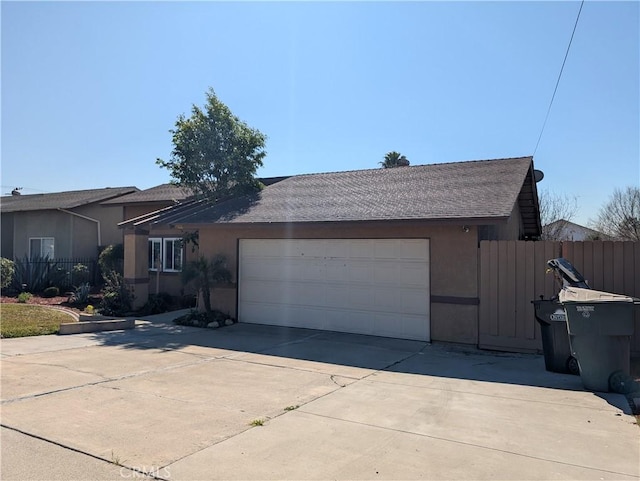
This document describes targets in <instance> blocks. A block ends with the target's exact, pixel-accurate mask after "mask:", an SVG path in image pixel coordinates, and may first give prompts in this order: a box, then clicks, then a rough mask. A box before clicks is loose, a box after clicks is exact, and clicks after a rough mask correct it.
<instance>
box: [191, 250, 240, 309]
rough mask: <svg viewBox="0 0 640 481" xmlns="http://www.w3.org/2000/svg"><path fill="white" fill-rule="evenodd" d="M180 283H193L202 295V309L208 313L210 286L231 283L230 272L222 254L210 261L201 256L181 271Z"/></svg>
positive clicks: (209, 307)
mask: <svg viewBox="0 0 640 481" xmlns="http://www.w3.org/2000/svg"><path fill="white" fill-rule="evenodd" d="M182 282H183V284H188V283H190V282H193V283H194V284H195V287H196V289H198V291H200V294H202V300H203V301H204V309H205V311H206V312H207V313H210V312H211V311H212V310H213V309H212V308H211V289H212V285H213V284H216V283H219V282H231V272H230V271H229V269H227V267H226V259H225V257H224V256H223V255H222V254H218V255H216V256H215V257H214V258H213V259H212V260H210V261H209V260H207V259H205V258H204V256H201V257H200V258H199V259H198V260H195V261H191V262H189V263H188V264H187V265H186V266H185V268H184V269H183V271H182Z"/></svg>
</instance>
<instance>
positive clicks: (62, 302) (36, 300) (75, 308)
mask: <svg viewBox="0 0 640 481" xmlns="http://www.w3.org/2000/svg"><path fill="white" fill-rule="evenodd" d="M90 301H91V302H89V304H91V305H93V306H97V305H98V304H99V303H100V299H99V298H93V297H92V298H91V299H90ZM0 303H1V304H17V303H18V298H17V297H12V296H0ZM26 304H31V305H36V306H48V307H55V308H57V309H63V310H66V311H71V312H75V313H76V314H79V313H81V312H83V311H84V310H85V308H86V307H87V304H71V303H69V296H55V297H41V296H33V297H31V298H29V299H28V300H27V302H26Z"/></svg>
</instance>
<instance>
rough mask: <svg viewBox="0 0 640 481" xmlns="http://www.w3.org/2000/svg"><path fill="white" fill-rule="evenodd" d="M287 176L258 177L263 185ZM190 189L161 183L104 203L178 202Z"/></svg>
mask: <svg viewBox="0 0 640 481" xmlns="http://www.w3.org/2000/svg"><path fill="white" fill-rule="evenodd" d="M286 178H287V177H267V178H264V179H259V180H260V181H261V182H262V183H263V184H264V185H271V184H275V183H276V182H280V181H281V180H283V179H286ZM191 195H192V194H191V191H190V190H189V189H187V188H184V187H179V186H177V185H174V184H161V185H157V186H155V187H151V188H150V189H145V190H140V191H138V192H134V193H132V194H128V195H123V196H122V197H118V198H116V199H111V200H108V201H106V202H104V204H141V203H153V202H171V201H172V202H175V203H178V202H180V201H183V200H185V199H188V198H189V197H191Z"/></svg>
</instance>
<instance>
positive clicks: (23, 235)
mask: <svg viewBox="0 0 640 481" xmlns="http://www.w3.org/2000/svg"><path fill="white" fill-rule="evenodd" d="M13 228H14V234H13V255H14V257H15V258H16V259H20V258H22V257H24V256H26V255H29V239H30V238H33V237H53V238H54V239H55V245H54V256H55V257H56V258H62V257H72V253H71V247H72V246H71V239H72V234H73V230H72V229H73V225H72V223H71V216H69V215H68V214H65V213H63V212H58V211H55V210H44V211H34V212H20V213H16V214H14V225H13Z"/></svg>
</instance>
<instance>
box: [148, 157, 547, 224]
mask: <svg viewBox="0 0 640 481" xmlns="http://www.w3.org/2000/svg"><path fill="white" fill-rule="evenodd" d="M532 171H533V160H532V158H531V157H520V158H511V159H497V160H483V161H470V162H454V163H446V164H431V165H417V166H411V167H398V168H392V169H370V170H357V171H348V172H332V173H323V174H308V175H297V176H292V177H289V178H286V179H284V180H282V181H280V182H277V183H275V184H273V185H270V186H267V187H265V188H264V189H263V190H262V191H261V192H259V193H258V194H256V195H254V196H252V197H242V198H237V199H232V200H228V201H226V202H221V203H218V204H215V205H211V204H207V203H206V202H202V201H200V202H186V203H183V204H182V205H178V206H176V207H174V208H171V209H169V210H167V211H165V212H163V213H162V214H160V215H157V216H155V218H153V219H152V218H151V217H149V218H146V219H143V218H141V219H138V220H137V222H136V224H140V223H142V222H145V221H147V222H148V221H150V220H151V221H152V222H153V223H155V224H208V223H286V222H338V221H381V220H412V219H414V220H415V219H420V220H465V221H472V220H476V221H491V222H495V221H499V220H506V219H508V218H509V217H510V216H511V213H512V212H513V208H514V206H515V204H516V203H518V204H519V205H520V210H521V212H522V213H523V216H530V215H533V216H535V219H532V220H531V223H530V227H529V228H528V229H527V227H526V225H525V230H530V231H531V229H533V231H532V232H531V233H532V235H536V234H538V233H539V221H538V220H537V209H538V207H537V203H535V201H534V196H533V195H532V193H533V192H534V190H533V189H535V187H532V186H531V185H529V186H528V188H523V187H527V184H533V176H532ZM525 191H527V192H525ZM525 194H526V195H525Z"/></svg>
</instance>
